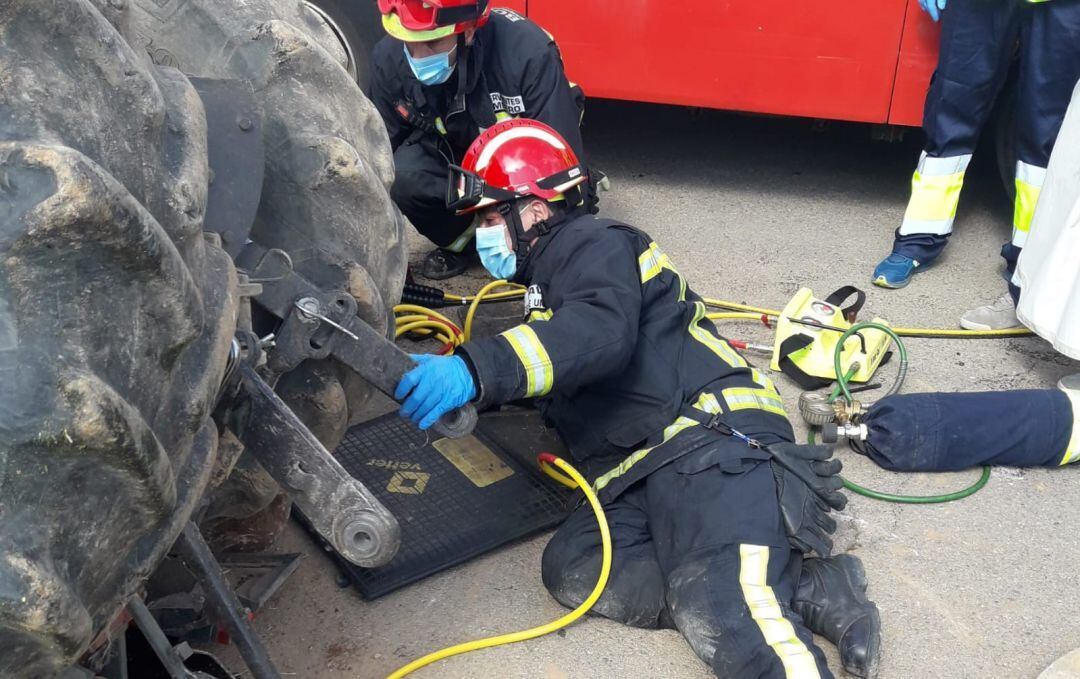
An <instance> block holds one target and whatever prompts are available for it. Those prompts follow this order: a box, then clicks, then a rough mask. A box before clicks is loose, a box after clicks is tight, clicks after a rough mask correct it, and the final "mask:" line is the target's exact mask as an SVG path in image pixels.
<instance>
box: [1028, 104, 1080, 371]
mask: <svg viewBox="0 0 1080 679" xmlns="http://www.w3.org/2000/svg"><path fill="white" fill-rule="evenodd" d="M1015 280H1016V282H1017V283H1019V285H1020V304H1019V305H1018V306H1017V309H1016V314H1017V316H1019V318H1020V321H1021V322H1022V323H1023V324H1024V325H1026V326H1027V327H1029V328H1031V329H1032V330H1033V331H1035V333H1036V334H1038V335H1039V336H1040V337H1042V338H1044V339H1046V340H1047V341H1049V342H1051V343H1052V344H1053V345H1054V348H1055V349H1057V350H1058V351H1060V352H1061V353H1063V354H1065V355H1066V356H1069V357H1070V358H1074V359H1077V360H1080V83H1078V84H1077V86H1076V88H1075V89H1073V94H1072V101H1071V103H1070V104H1069V110H1068V112H1067V113H1066V114H1065V121H1064V122H1063V123H1062V125H1061V131H1060V132H1059V133H1058V138H1057V142H1056V143H1055V144H1054V152H1053V153H1052V154H1051V155H1050V164H1049V166H1048V167H1047V171H1046V180H1045V182H1044V183H1043V187H1042V193H1041V195H1040V196H1039V203H1038V205H1037V206H1036V208H1035V217H1034V218H1033V220H1032V222H1031V232H1030V234H1029V235H1028V239H1027V243H1026V244H1025V245H1024V249H1023V251H1022V252H1021V253H1020V260H1019V262H1018V264H1017V267H1016V279H1015Z"/></svg>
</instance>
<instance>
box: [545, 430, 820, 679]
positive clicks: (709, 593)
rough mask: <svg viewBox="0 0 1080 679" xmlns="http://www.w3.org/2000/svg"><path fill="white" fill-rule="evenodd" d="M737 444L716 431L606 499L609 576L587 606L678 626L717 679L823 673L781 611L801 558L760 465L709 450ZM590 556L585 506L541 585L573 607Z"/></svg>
mask: <svg viewBox="0 0 1080 679" xmlns="http://www.w3.org/2000/svg"><path fill="white" fill-rule="evenodd" d="M762 438H763V437H762ZM744 445H745V444H743V443H741V442H739V441H737V440H735V439H729V438H718V439H717V441H716V442H715V443H714V444H710V445H708V446H706V447H705V449H702V450H698V451H695V452H693V453H690V454H687V455H685V456H683V457H680V458H678V459H676V460H674V461H673V462H671V463H669V464H667V465H665V466H663V467H660V468H659V469H658V470H656V471H654V472H652V473H651V474H649V475H648V476H647V477H645V478H644V479H643V480H641V481H639V482H638V483H636V484H634V485H632V486H630V487H629V488H628V489H627V490H625V491H624V492H623V493H622V494H621V495H619V496H618V497H617V498H615V499H614V500H612V501H610V502H609V503H608V504H607V505H605V507H604V511H605V512H606V514H607V520H608V525H609V528H610V531H611V540H612V543H613V556H612V564H611V576H610V579H609V581H608V584H607V588H606V589H605V590H604V593H603V595H602V596H601V597H600V599H599V601H598V602H597V604H596V606H595V607H594V608H593V612H594V613H597V614H599V615H602V616H604V617H607V618H610V619H612V620H617V621H619V622H623V623H625V624H628V625H633V626H635V627H645V628H658V627H669V628H670V627H674V628H676V629H678V630H679V631H680V632H681V633H682V635H683V636H684V637H686V640H687V641H688V642H689V643H690V646H691V648H693V650H694V652H695V653H697V655H698V656H699V657H700V658H701V659H702V660H704V661H705V662H706V663H708V664H709V665H710V666H711V667H712V668H713V670H714V671H715V672H716V674H717V676H720V677H754V678H771V677H832V674H830V673H829V669H828V666H827V665H826V663H825V658H824V656H823V655H822V652H821V650H820V649H818V648H817V647H816V646H814V641H813V636H812V635H811V633H810V631H809V630H808V629H807V628H806V626H805V625H804V624H803V621H802V619H801V618H800V617H799V616H798V615H797V614H796V613H795V612H794V611H792V609H791V601H792V598H793V597H794V595H795V591H796V587H797V586H798V582H799V575H800V572H801V569H802V555H801V554H798V553H797V552H793V551H792V549H791V548H790V547H789V545H788V541H787V534H786V532H785V530H784V527H783V524H782V522H781V517H780V507H779V503H778V501H777V495H776V484H775V481H774V480H773V473H772V469H771V467H770V463H769V462H768V461H761V460H740V461H737V462H736V463H732V462H731V460H732V457H736V458H737V453H736V454H735V456H732V455H731V452H730V449H729V450H728V451H721V450H717V448H719V447H726V446H739V447H744ZM653 452H656V451H653ZM717 453H720V454H717ZM723 460H727V461H726V462H724V461H723ZM600 563H601V545H600V534H599V530H598V528H597V526H596V519H595V517H594V516H593V513H592V511H591V509H590V508H589V507H588V506H587V505H583V506H581V507H579V508H578V509H577V510H576V511H574V512H573V513H572V514H571V516H570V518H568V519H567V521H566V522H565V523H564V524H563V525H562V526H561V527H560V528H559V529H558V530H557V531H556V532H555V535H554V536H553V537H552V538H551V541H550V542H549V543H548V545H547V547H546V549H545V550H544V557H543V564H542V574H543V579H544V585H545V586H546V587H547V588H548V590H549V591H550V592H551V594H552V596H553V597H555V599H557V600H558V601H559V602H560V603H562V604H563V605H564V606H567V607H575V606H577V605H578V604H580V603H581V602H582V601H584V600H585V598H586V597H587V596H588V595H589V593H590V592H591V591H592V588H593V586H594V585H595V583H596V579H597V577H598V575H599V572H600Z"/></svg>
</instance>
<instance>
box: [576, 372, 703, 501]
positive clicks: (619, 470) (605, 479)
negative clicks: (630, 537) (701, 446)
mask: <svg viewBox="0 0 1080 679" xmlns="http://www.w3.org/2000/svg"><path fill="white" fill-rule="evenodd" d="M694 407H695V408H697V409H698V410H701V411H704V412H706V413H709V414H710V415H715V414H716V413H718V412H720V402H719V401H717V400H716V397H715V396H713V395H712V394H710V393H708V392H702V394H701V395H700V396H698V400H697V401H696V402H695V403H694ZM696 424H698V422H697V420H692V419H690V418H689V417H684V416H682V415H680V416H679V417H677V418H675V421H674V422H672V423H671V424H669V425H668V426H667V427H665V428H664V435H663V438H661V440H660V443H658V444H656V445H655V446H650V447H648V448H641V449H639V450H635V451H634V452H632V453H630V454H629V455H627V456H626V459H625V460H623V461H622V462H620V463H619V465H618V466H617V467H615V468H614V469H612V470H610V471H608V472H606V473H605V474H603V475H601V476H600V477H599V478H597V479H596V481H595V482H594V483H593V489H594V490H596V492H600V489H601V488H603V487H604V486H606V485H608V484H609V483H611V482H612V481H613V480H614V479H616V478H618V477H620V476H622V475H623V474H625V473H626V472H628V471H629V470H630V468H631V467H633V466H634V465H635V464H637V463H638V462H640V461H641V460H642V458H644V457H645V456H646V455H648V454H649V452H650V451H652V450H653V449H655V448H658V447H659V446H662V445H664V444H665V443H667V442H668V441H670V440H671V439H672V438H674V437H675V435H676V434H678V433H679V432H681V431H683V430H686V429H689V428H690V427H693V426H694V425H696Z"/></svg>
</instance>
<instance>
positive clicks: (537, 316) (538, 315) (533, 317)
mask: <svg viewBox="0 0 1080 679" xmlns="http://www.w3.org/2000/svg"><path fill="white" fill-rule="evenodd" d="M554 315H555V312H554V311H552V310H551V309H537V310H536V311H530V312H529V320H530V321H550V320H551V317H552V316H554Z"/></svg>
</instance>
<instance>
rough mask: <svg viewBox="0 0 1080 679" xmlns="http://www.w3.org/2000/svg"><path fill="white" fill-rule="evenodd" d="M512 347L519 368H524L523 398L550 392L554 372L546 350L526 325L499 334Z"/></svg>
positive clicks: (534, 332)
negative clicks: (519, 364)
mask: <svg viewBox="0 0 1080 679" xmlns="http://www.w3.org/2000/svg"><path fill="white" fill-rule="evenodd" d="M500 335H502V337H504V338H506V341H507V342H509V343H510V346H511V347H513V349H514V353H515V354H517V357H518V360H519V361H521V366H522V367H523V368H525V397H526V398H529V397H532V396H543V395H544V394H546V393H548V392H549V391H551V385H552V382H554V378H555V371H554V369H553V368H552V365H551V357H550V356H548V352H547V349H545V348H544V345H543V344H541V343H540V338H539V337H537V336H536V331H534V330H533V329H532V328H530V327H529V326H527V325H519V326H517V327H514V328H510V329H509V330H507V331H506V332H503V333H500Z"/></svg>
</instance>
